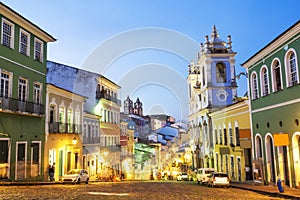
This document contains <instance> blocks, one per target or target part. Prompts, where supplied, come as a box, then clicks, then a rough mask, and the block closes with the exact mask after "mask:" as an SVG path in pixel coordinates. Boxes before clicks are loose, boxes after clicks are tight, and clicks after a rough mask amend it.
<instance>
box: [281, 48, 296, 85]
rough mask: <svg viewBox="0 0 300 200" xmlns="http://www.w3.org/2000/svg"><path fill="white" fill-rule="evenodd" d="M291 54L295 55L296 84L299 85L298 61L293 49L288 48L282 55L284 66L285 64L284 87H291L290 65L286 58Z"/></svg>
mask: <svg viewBox="0 0 300 200" xmlns="http://www.w3.org/2000/svg"><path fill="white" fill-rule="evenodd" d="M291 52H293V53H294V54H295V62H296V72H297V83H298V84H299V71H298V59H297V53H296V51H295V50H294V49H292V48H290V49H288V50H287V51H286V53H285V55H284V62H285V63H284V64H285V71H286V87H287V88H288V87H292V86H293V85H292V77H291V70H290V68H291V67H290V63H289V59H288V56H289V55H290V53H291Z"/></svg>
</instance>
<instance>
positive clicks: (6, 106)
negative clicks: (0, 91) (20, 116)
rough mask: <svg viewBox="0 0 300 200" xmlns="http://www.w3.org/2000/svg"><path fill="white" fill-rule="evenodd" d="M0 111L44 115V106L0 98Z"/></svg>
mask: <svg viewBox="0 0 300 200" xmlns="http://www.w3.org/2000/svg"><path fill="white" fill-rule="evenodd" d="M0 109H2V110H9V111H13V112H22V113H30V114H36V115H44V114H45V105H42V104H36V103H33V102H29V101H20V100H18V99H14V98H11V97H3V96H0Z"/></svg>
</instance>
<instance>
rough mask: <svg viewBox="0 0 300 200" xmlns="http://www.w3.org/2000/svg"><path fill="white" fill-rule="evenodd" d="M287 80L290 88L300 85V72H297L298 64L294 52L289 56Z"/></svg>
mask: <svg viewBox="0 0 300 200" xmlns="http://www.w3.org/2000/svg"><path fill="white" fill-rule="evenodd" d="M286 64H287V76H288V77H287V80H288V84H287V85H288V86H293V85H296V84H297V83H298V71H297V63H296V55H295V53H294V52H293V51H290V52H289V53H288V54H287V60H286Z"/></svg>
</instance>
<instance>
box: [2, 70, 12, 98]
mask: <svg viewBox="0 0 300 200" xmlns="http://www.w3.org/2000/svg"><path fill="white" fill-rule="evenodd" d="M2 73H5V74H8V75H9V79H8V97H11V96H12V83H13V73H12V72H9V71H6V70H3V69H1V68H0V76H1V74H2Z"/></svg>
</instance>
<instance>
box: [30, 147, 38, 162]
mask: <svg viewBox="0 0 300 200" xmlns="http://www.w3.org/2000/svg"><path fill="white" fill-rule="evenodd" d="M31 148H32V163H34V164H38V163H39V162H40V145H39V143H32V144H31Z"/></svg>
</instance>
